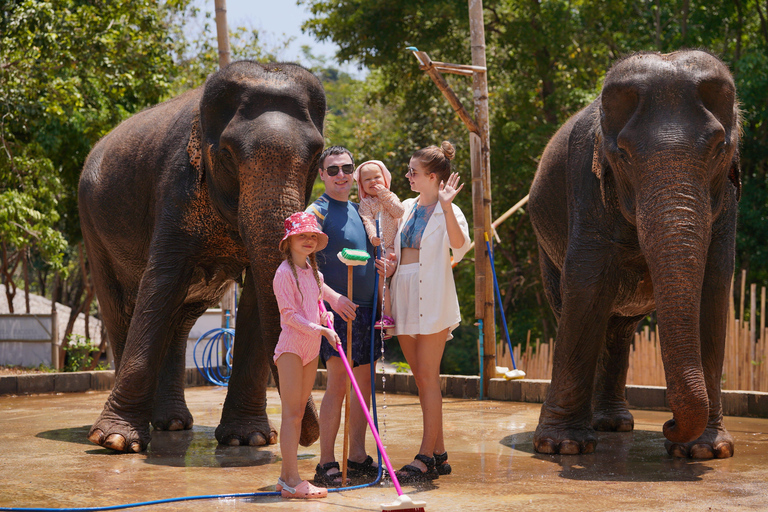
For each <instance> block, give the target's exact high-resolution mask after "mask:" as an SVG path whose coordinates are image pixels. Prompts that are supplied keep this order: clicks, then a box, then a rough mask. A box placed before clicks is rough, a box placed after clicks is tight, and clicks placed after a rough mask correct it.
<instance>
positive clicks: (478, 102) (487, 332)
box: [468, 0, 501, 390]
mask: <svg viewBox="0 0 768 512" xmlns="http://www.w3.org/2000/svg"><path fill="white" fill-rule="evenodd" d="M468 2H469V31H470V37H471V49H472V65H473V66H476V67H478V68H482V69H487V68H486V63H485V23H484V20H483V2H482V0H468ZM472 96H473V98H474V103H475V112H474V113H475V122H476V123H477V126H478V129H479V130H480V137H479V140H478V139H477V138H475V137H471V138H470V148H471V147H472V145H473V141H474V144H475V145H476V144H478V142H479V144H480V148H479V151H480V155H481V158H480V168H481V173H482V177H483V188H482V195H483V203H482V212H483V214H482V218H481V219H480V221H481V222H482V225H483V232H487V233H488V234H489V235H491V220H492V218H491V130H490V124H489V119H488V117H489V116H488V72H487V71H486V72H485V73H473V74H472ZM477 150H478V149H472V151H473V153H474V152H476V151H477ZM473 181H474V180H473ZM478 224H479V222H478V219H477V218H475V230H476V232H477V227H478ZM475 240H478V238H477V237H476V238H475ZM491 247H493V240H491ZM478 260H480V265H478V263H477V261H478ZM480 266H484V269H480V268H479V267H480ZM490 266H491V260H490V258H489V255H488V249H487V248H486V247H483V248H482V249H481V250H480V251H478V250H477V249H475V272H476V273H477V272H478V270H480V274H479V275H480V276H485V278H484V279H483V280H480V279H477V280H476V282H475V296H476V297H477V296H478V295H479V296H481V297H483V296H484V297H485V305H484V308H483V309H484V311H483V318H484V321H483V329H484V333H483V337H484V338H485V340H487V341H486V347H487V348H486V349H485V353H484V361H483V362H484V367H483V368H484V370H483V376H484V377H485V378H486V379H490V376H491V375H494V372H495V369H496V361H495V345H496V344H495V341H496V328H495V322H494V318H495V315H494V289H493V279H492V278H491V277H490V276H492V274H491V268H490ZM477 275H478V274H476V276H477ZM483 288H484V289H483ZM499 307H501V304H499ZM488 384H490V382H486V383H485V385H484V386H483V389H485V390H487V389H488V388H489V386H488Z"/></svg>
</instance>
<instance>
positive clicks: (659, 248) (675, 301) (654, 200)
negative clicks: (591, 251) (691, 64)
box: [636, 160, 712, 443]
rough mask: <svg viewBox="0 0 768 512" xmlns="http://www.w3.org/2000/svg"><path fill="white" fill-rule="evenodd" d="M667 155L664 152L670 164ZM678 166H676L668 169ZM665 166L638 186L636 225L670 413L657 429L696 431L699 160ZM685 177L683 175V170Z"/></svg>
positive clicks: (704, 212) (703, 205)
mask: <svg viewBox="0 0 768 512" xmlns="http://www.w3.org/2000/svg"><path fill="white" fill-rule="evenodd" d="M670 162H673V160H667V161H666V163H667V164H669V163H670ZM674 167H677V169H674ZM680 167H681V166H680V165H679V164H676V165H674V166H669V165H668V166H667V167H666V168H664V169H663V174H664V176H663V177H661V178H659V176H658V174H655V175H653V179H649V180H648V182H647V183H646V184H644V186H642V188H641V189H640V191H639V193H638V194H637V196H636V197H637V210H636V219H637V229H638V238H639V241H640V246H641V249H642V251H643V253H644V255H645V257H646V261H647V262H648V268H649V271H650V274H651V279H652V281H653V288H654V299H655V302H656V312H657V318H658V325H659V338H660V343H661V355H662V360H663V363H664V372H665V375H666V381H667V398H668V401H669V405H670V407H671V409H672V413H673V418H672V419H671V420H669V421H667V422H666V423H665V425H664V436H665V437H666V438H667V439H669V440H670V441H672V442H675V443H686V442H690V441H692V440H694V439H697V438H698V437H699V436H700V435H701V434H702V433H703V432H704V429H705V428H706V426H707V419H708V416H709V400H708V397H707V388H706V384H705V380H704V373H703V370H702V365H701V344H700V322H699V313H700V305H701V293H702V292H701V290H702V285H703V280H704V270H705V266H706V258H707V247H708V246H709V242H710V233H711V222H712V220H711V209H710V200H709V195H708V193H707V192H708V189H707V187H706V185H705V183H703V182H702V183H699V182H693V181H692V180H691V179H690V177H692V176H698V175H700V174H701V170H700V169H698V168H695V169H692V168H689V169H680ZM684 177H688V179H686V178H684Z"/></svg>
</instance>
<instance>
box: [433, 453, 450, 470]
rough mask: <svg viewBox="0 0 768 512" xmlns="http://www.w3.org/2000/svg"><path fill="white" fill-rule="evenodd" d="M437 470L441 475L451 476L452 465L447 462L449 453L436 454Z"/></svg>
mask: <svg viewBox="0 0 768 512" xmlns="http://www.w3.org/2000/svg"><path fill="white" fill-rule="evenodd" d="M434 455H435V469H436V470H437V473H438V474H439V475H450V474H451V465H450V464H448V462H446V461H447V460H448V452H443V453H435V454H434Z"/></svg>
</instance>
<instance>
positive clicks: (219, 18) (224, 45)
mask: <svg viewBox="0 0 768 512" xmlns="http://www.w3.org/2000/svg"><path fill="white" fill-rule="evenodd" d="M214 5H215V6H216V40H217V42H218V46H219V68H224V67H226V66H227V65H229V62H230V60H231V57H230V52H229V28H228V27H227V0H215V2H214Z"/></svg>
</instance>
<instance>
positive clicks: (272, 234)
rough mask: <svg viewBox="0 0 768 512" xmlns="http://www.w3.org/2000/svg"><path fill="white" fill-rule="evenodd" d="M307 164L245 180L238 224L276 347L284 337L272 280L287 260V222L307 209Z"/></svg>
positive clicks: (266, 331)
mask: <svg viewBox="0 0 768 512" xmlns="http://www.w3.org/2000/svg"><path fill="white" fill-rule="evenodd" d="M308 167H309V164H308V163H306V162H285V165H281V166H279V167H277V169H279V170H280V171H279V173H278V172H276V171H275V169H252V170H249V171H248V172H247V173H246V172H244V173H241V176H242V175H247V178H245V177H244V178H241V185H240V200H239V207H238V222H239V225H240V236H241V237H242V239H243V242H244V244H245V248H246V251H247V253H248V259H249V261H250V265H251V275H252V277H253V279H254V281H255V283H254V284H255V285H256V290H258V291H259V293H258V299H259V306H258V307H259V314H260V316H261V318H262V319H263V320H264V321H263V322H262V325H261V329H262V334H263V335H264V339H265V340H269V341H270V342H271V343H272V344H273V345H274V343H277V338H278V336H279V334H280V322H279V320H278V316H279V314H278V309H277V302H276V300H275V298H274V295H273V294H272V293H264V292H265V291H269V292H271V290H272V279H273V277H274V275H275V271H276V270H277V267H278V266H279V265H280V263H281V262H282V260H283V256H282V255H281V253H280V252H279V248H278V247H279V244H280V240H281V239H282V238H283V235H284V233H285V219H286V218H287V217H289V216H290V215H291V214H292V213H295V212H297V211H301V210H303V209H304V200H305V199H304V194H305V191H306V187H307V185H306V183H307V169H308Z"/></svg>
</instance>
